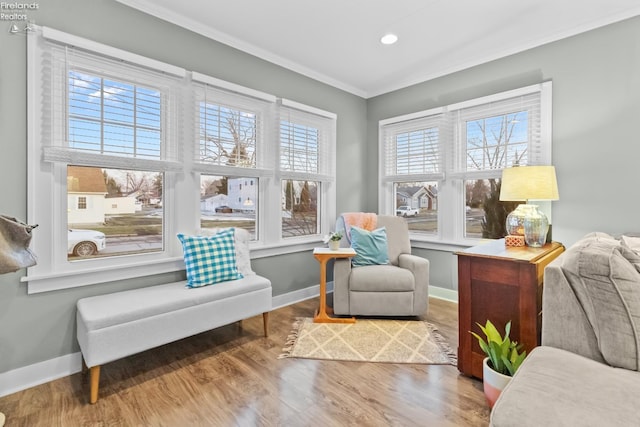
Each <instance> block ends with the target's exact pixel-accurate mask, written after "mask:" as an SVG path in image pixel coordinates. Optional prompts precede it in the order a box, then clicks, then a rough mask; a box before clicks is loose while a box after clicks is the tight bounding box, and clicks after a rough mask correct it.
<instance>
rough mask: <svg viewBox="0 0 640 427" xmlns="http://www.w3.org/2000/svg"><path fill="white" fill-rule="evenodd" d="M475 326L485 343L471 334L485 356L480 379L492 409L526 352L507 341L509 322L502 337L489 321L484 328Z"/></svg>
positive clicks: (479, 337) (509, 328) (509, 330)
mask: <svg viewBox="0 0 640 427" xmlns="http://www.w3.org/2000/svg"><path fill="white" fill-rule="evenodd" d="M476 324H477V325H478V326H479V327H480V329H481V330H482V332H483V333H484V335H485V337H486V341H485V339H484V338H482V337H481V336H480V335H478V334H476V333H475V332H471V334H472V335H473V336H474V337H476V338H477V339H478V344H479V345H480V348H481V349H482V351H484V353H485V354H486V355H487V357H485V359H484V360H483V361H482V377H483V385H484V394H485V396H486V398H487V402H488V403H489V407H491V408H493V405H494V404H495V403H496V400H498V396H500V393H501V392H502V390H503V389H504V388H505V387H506V385H507V383H508V382H509V381H510V380H511V377H512V376H513V374H515V373H516V371H517V370H518V368H519V367H520V364H521V363H522V361H523V360H524V358H525V357H526V356H527V352H526V351H522V352H520V350H521V349H522V344H518V342H517V341H511V340H510V339H509V333H510V332H511V322H508V323H507V324H506V326H505V328H504V337H502V336H501V335H500V332H498V330H497V329H496V327H495V326H494V325H493V323H491V322H490V321H489V320H487V324H486V325H485V326H482V325H481V324H479V323H476Z"/></svg>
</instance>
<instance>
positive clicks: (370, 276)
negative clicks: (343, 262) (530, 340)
mask: <svg viewBox="0 0 640 427" xmlns="http://www.w3.org/2000/svg"><path fill="white" fill-rule="evenodd" d="M415 287H416V284H415V279H414V277H413V274H411V271H410V270H407V269H406V268H400V267H396V266H394V265H370V266H367V267H366V268H354V269H353V270H351V277H349V290H351V291H366V292H408V291H410V292H413V291H414V290H415Z"/></svg>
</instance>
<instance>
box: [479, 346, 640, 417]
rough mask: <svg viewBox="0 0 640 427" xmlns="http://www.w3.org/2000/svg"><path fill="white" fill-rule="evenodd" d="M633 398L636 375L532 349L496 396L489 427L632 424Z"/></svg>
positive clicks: (639, 387) (637, 392) (637, 391)
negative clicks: (497, 397)
mask: <svg viewBox="0 0 640 427" xmlns="http://www.w3.org/2000/svg"><path fill="white" fill-rule="evenodd" d="M634 396H635V397H637V396H640V373H638V372H634V371H629V370H626V369H616V368H612V367H610V366H607V365H604V364H602V363H598V362H595V361H593V360H591V359H587V358H585V357H582V356H578V355H576V354H574V353H570V352H568V351H565V350H560V349H556V348H553V347H537V348H535V349H534V350H533V351H532V352H531V353H530V354H529V355H528V356H527V358H526V359H525V361H524V363H523V364H522V365H521V366H520V369H518V371H517V372H516V374H515V375H514V377H513V379H512V380H511V381H510V382H509V384H508V385H507V386H506V388H505V389H504V390H503V391H502V394H501V395H500V398H499V399H498V401H497V402H496V404H495V406H494V408H493V411H492V412H491V426H492V427H507V426H509V427H512V426H514V425H518V426H524V427H527V426H532V427H533V426H535V427H538V426H557V427H574V426H581V427H589V426H593V427H602V426H632V425H638V409H637V407H636V406H635V405H633V404H632V401H633V399H634V398H635V397H634ZM630 397H631V400H630Z"/></svg>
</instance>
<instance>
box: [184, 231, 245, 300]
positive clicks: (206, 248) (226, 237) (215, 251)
mask: <svg viewBox="0 0 640 427" xmlns="http://www.w3.org/2000/svg"><path fill="white" fill-rule="evenodd" d="M178 239H180V242H182V250H183V251H184V263H185V265H186V267H187V287H189V288H198V287H200V286H206V285H212V284H214V283H219V282H226V281H228V280H236V279H242V277H243V276H242V274H240V273H239V272H238V268H237V266H236V249H235V243H234V229H233V228H230V229H228V230H225V231H222V232H220V233H218V234H216V235H214V236H185V235H184V234H178Z"/></svg>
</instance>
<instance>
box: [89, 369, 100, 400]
mask: <svg viewBox="0 0 640 427" xmlns="http://www.w3.org/2000/svg"><path fill="white" fill-rule="evenodd" d="M99 385H100V365H98V366H92V367H91V399H90V400H89V401H90V402H91V404H94V403H96V402H97V401H98V386H99Z"/></svg>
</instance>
